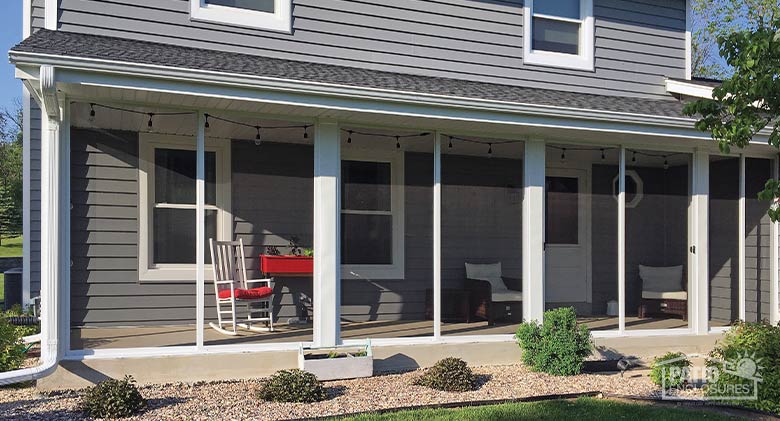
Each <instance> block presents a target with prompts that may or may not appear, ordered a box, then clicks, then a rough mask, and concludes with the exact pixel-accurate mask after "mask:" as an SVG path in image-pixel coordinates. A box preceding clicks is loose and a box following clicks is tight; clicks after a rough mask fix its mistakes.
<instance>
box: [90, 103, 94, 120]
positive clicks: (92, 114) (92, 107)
mask: <svg viewBox="0 0 780 421" xmlns="http://www.w3.org/2000/svg"><path fill="white" fill-rule="evenodd" d="M89 122H90V123H94V122H95V104H89Z"/></svg>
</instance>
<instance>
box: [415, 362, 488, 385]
mask: <svg viewBox="0 0 780 421" xmlns="http://www.w3.org/2000/svg"><path fill="white" fill-rule="evenodd" d="M414 384H415V385H418V386H426V387H430V388H431V389H436V390H443V391H445V392H468V391H469V390H473V389H474V387H475V386H476V384H477V378H476V376H475V375H474V373H473V372H472V371H471V368H469V366H468V364H466V362H465V361H463V360H462V359H460V358H454V357H448V358H445V359H443V360H440V361H439V362H437V363H436V364H435V365H434V366H433V367H431V368H429V369H428V370H426V371H425V373H424V374H423V375H422V376H420V377H418V378H417V379H416V380H415V381H414Z"/></svg>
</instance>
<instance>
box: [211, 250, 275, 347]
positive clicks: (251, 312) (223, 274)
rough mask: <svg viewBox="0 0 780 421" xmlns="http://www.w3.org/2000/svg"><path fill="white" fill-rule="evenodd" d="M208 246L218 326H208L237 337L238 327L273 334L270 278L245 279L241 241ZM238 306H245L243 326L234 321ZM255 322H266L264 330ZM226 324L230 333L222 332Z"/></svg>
mask: <svg viewBox="0 0 780 421" xmlns="http://www.w3.org/2000/svg"><path fill="white" fill-rule="evenodd" d="M209 245H210V247H211V262H212V267H213V269H214V297H215V299H216V300H217V323H216V324H215V323H213V322H210V323H209V326H211V327H212V328H213V329H214V330H216V331H217V332H220V333H223V334H225V335H232V336H234V335H237V334H238V330H237V328H238V327H241V328H243V329H247V330H251V331H255V332H273V331H274V316H273V308H272V306H271V295H272V294H273V286H272V285H271V280H270V279H247V277H246V263H245V262H246V260H245V256H244V242H243V241H242V240H239V241H214V239H209ZM237 303H242V304H245V305H246V312H247V318H246V319H245V320H244V321H243V323H238V321H237V313H236V304H237ZM223 308H226V309H224V310H223ZM256 315H259V316H260V317H255V316H256ZM254 323H265V327H257V326H253V324H254ZM225 325H228V326H230V327H231V328H232V330H231V329H225V328H224V326H225Z"/></svg>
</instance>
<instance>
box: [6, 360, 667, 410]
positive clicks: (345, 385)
mask: <svg viewBox="0 0 780 421" xmlns="http://www.w3.org/2000/svg"><path fill="white" fill-rule="evenodd" d="M474 372H475V374H477V375H478V376H479V384H480V386H479V388H478V389H477V390H474V391H471V392H465V393H449V392H438V391H434V390H431V389H428V388H425V387H422V386H414V385H412V382H413V380H414V379H415V378H416V377H417V376H419V375H420V371H416V372H409V373H403V374H388V375H382V376H375V377H372V378H367V379H357V380H345V381H333V382H327V383H326V387H327V390H328V396H329V399H328V400H326V401H324V402H319V403H315V404H287V403H269V402H262V401H259V400H258V399H257V398H255V390H256V389H257V387H258V385H259V382H258V381H256V380H252V381H236V382H218V383H199V384H170V385H153V386H142V387H140V390H141V393H142V394H143V396H144V397H145V398H146V399H148V401H149V408H148V409H147V410H146V411H145V412H144V413H142V414H140V415H139V416H137V417H134V418H131V419H139V420H171V419H191V420H213V419H263V420H284V419H297V418H310V417H323V416H330V415H341V414H349V413H357V412H364V411H373V410H381V409H386V408H396V407H408V406H411V405H415V406H418V405H431V404H444V403H452V402H466V401H482V400H497V399H516V398H524V397H531V396H539V395H550V394H568V393H582V392H593V391H598V392H603V393H606V394H609V395H621V396H636V397H653V396H657V394H658V393H659V392H658V390H657V388H656V387H655V386H654V385H653V384H652V383H651V382H650V379H649V378H648V376H647V372H646V371H641V372H640V371H634V372H628V373H626V375H625V377H621V376H620V374H583V375H579V376H574V377H554V376H549V375H546V374H542V373H535V372H531V371H529V370H528V369H527V368H526V367H523V366H521V365H511V366H491V367H476V368H474ZM0 414H1V415H0V417H8V418H11V419H21V420H65V419H68V420H71V419H84V418H85V417H84V415H83V414H82V413H81V412H80V410H79V395H78V393H77V392H74V391H69V392H57V393H51V394H41V393H40V392H38V391H37V390H36V389H34V388H30V387H28V388H23V389H0Z"/></svg>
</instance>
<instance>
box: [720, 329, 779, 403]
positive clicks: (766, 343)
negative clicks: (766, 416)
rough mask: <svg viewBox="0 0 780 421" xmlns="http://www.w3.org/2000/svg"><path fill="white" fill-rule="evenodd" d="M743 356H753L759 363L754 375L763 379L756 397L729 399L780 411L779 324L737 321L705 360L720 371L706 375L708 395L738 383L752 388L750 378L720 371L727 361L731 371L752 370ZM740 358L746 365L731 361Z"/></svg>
mask: <svg viewBox="0 0 780 421" xmlns="http://www.w3.org/2000/svg"><path fill="white" fill-rule="evenodd" d="M745 358H749V359H752V360H753V361H755V362H756V365H757V366H758V371H757V373H756V374H757V376H756V377H758V376H760V377H761V379H762V381H761V382H760V383H758V400H755V401H751V400H742V401H736V402H732V403H734V404H740V405H744V406H747V407H750V408H754V409H758V410H762V411H768V412H774V413H778V414H780V325H777V326H772V325H770V324H769V323H766V322H762V323H745V322H739V323H736V324H735V325H734V326H733V327H732V328H731V329H730V330H729V331H728V332H727V333H726V335H725V337H724V338H723V339H722V340H721V341H719V342H718V344H717V345H716V346H715V348H714V349H713V350H712V352H711V353H710V359H708V360H707V366H708V368H710V369H714V370H716V371H717V372H718V373H719V375H717V376H713V377H714V378H711V379H709V381H708V383H707V388H706V392H707V395H709V396H710V397H718V396H721V397H722V396H723V395H724V392H726V391H729V390H731V389H733V388H734V387H735V386H736V387H739V385H747V386H749V387H751V388H752V381H751V380H749V379H746V378H745V377H740V376H737V375H735V374H731V373H726V372H724V371H723V362H727V363H728V362H730V363H732V364H730V366H731V367H729V368H730V369H731V371H732V372H733V371H734V370H735V369H736V370H737V371H739V370H744V369H745V368H748V370H747V372H745V374H748V375H750V374H752V373H750V371H752V370H751V369H750V368H752V367H751V366H752V363H751V362H750V360H746V359H745ZM740 361H746V362H747V365H743V364H733V363H735V362H737V363H738V362H740ZM750 390H752V389H750Z"/></svg>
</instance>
